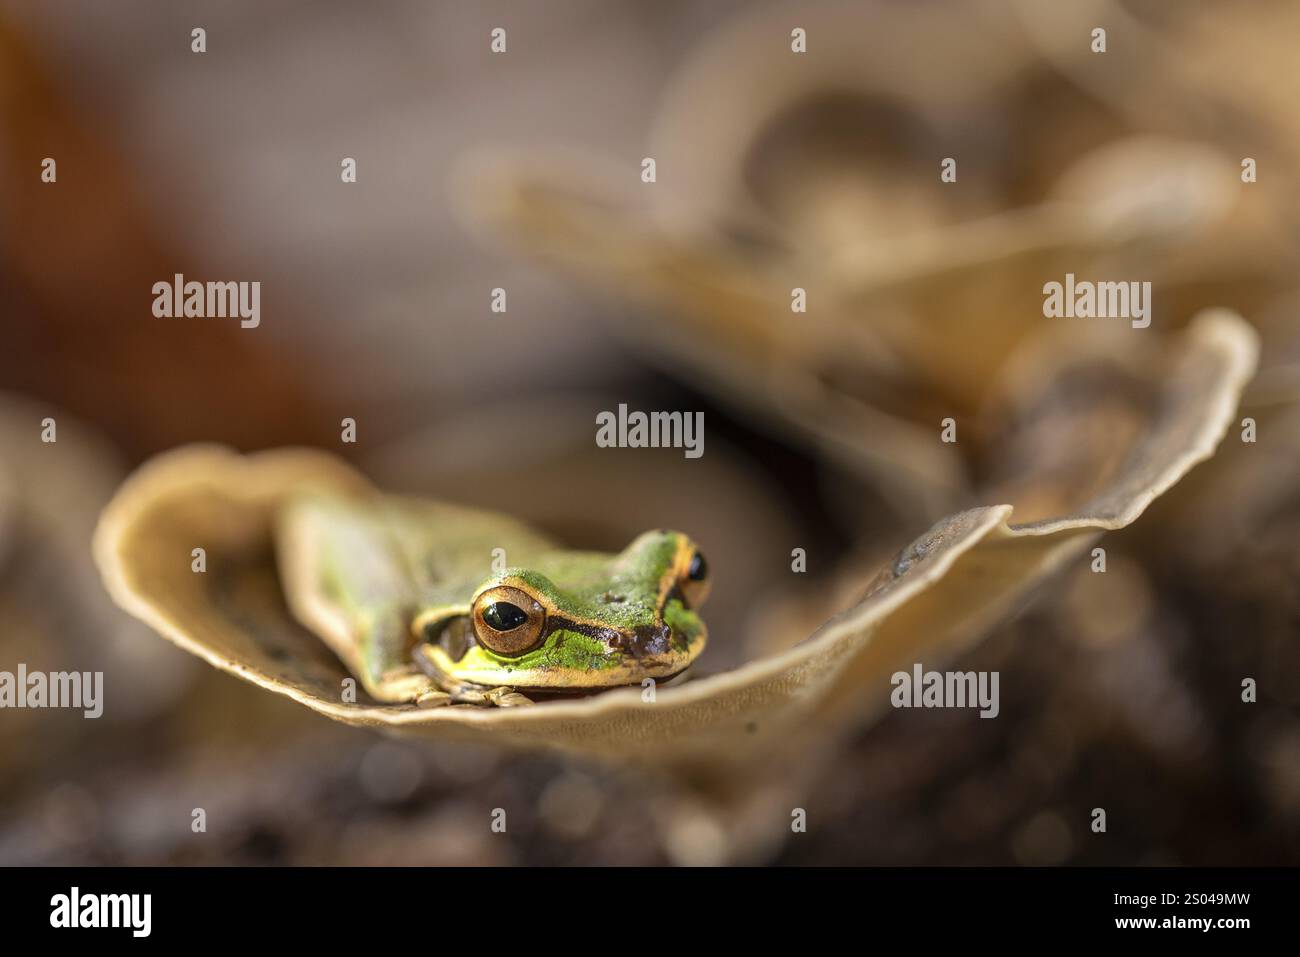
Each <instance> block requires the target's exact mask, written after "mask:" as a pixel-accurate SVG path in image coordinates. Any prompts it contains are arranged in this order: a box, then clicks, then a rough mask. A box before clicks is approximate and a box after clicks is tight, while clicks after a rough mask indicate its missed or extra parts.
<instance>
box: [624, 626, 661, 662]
mask: <svg viewBox="0 0 1300 957" xmlns="http://www.w3.org/2000/svg"><path fill="white" fill-rule="evenodd" d="M671 637H672V629H671V628H669V627H668V626H667V625H666V624H664V623H663V622H659V623H658V624H654V625H638V626H637V627H636V628H633V629H632V635H631V641H630V642H629V644H630V646H631V647H629V648H628V650H629V651H631V652H632V654H633V655H635V656H636V657H638V658H647V657H653V656H655V655H662V654H667V652H668V644H669V639H670V638H671Z"/></svg>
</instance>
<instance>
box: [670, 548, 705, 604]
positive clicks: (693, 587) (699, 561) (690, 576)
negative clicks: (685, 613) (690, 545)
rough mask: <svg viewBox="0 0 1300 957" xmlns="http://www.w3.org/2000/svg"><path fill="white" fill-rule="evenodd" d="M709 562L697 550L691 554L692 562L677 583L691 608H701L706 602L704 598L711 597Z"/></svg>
mask: <svg viewBox="0 0 1300 957" xmlns="http://www.w3.org/2000/svg"><path fill="white" fill-rule="evenodd" d="M710 584H711V583H710V582H709V563H708V562H706V561H705V560H704V556H703V555H702V554H701V553H700V552H699V551H698V550H696V551H695V552H694V554H692V555H691V561H690V564H688V565H687V566H686V574H685V575H683V576H682V580H681V581H680V582H678V583H677V587H678V588H679V589H680V590H681V593H682V598H684V599H685V600H686V604H687V606H688V607H690V608H699V607H700V605H702V604H704V599H706V598H708V597H709V587H710Z"/></svg>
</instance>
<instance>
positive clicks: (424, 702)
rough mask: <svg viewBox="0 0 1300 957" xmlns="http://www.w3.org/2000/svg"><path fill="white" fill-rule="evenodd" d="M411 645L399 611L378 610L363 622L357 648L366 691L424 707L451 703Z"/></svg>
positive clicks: (390, 700)
mask: <svg viewBox="0 0 1300 957" xmlns="http://www.w3.org/2000/svg"><path fill="white" fill-rule="evenodd" d="M409 645H410V638H409V633H408V631H407V626H406V618H405V616H404V615H402V614H401V613H400V612H397V611H384V612H379V613H376V614H374V615H373V616H371V617H370V619H369V620H368V621H365V622H364V623H363V625H362V627H361V629H360V634H359V636H358V649H359V651H360V661H359V672H360V678H361V683H362V685H363V686H364V687H365V689H366V693H367V694H368V695H370V697H372V698H374V699H375V700H376V701H382V702H384V703H386V704H409V703H412V702H414V703H415V704H417V705H419V706H420V707H421V708H434V707H438V706H440V705H446V704H451V703H452V696H451V695H450V694H449V693H448V690H447V689H446V688H445V687H443V686H442V685H441V684H440V683H439V682H438V681H437V680H436V679H435V678H434V677H433V676H431V675H428V674H426V673H424V672H423V671H422V670H421V669H420V668H418V667H416V665H415V663H414V662H413V661H412V660H411V657H410V653H409V651H408V648H409Z"/></svg>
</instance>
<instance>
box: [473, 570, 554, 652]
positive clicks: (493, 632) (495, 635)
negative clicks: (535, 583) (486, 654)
mask: <svg viewBox="0 0 1300 957" xmlns="http://www.w3.org/2000/svg"><path fill="white" fill-rule="evenodd" d="M473 619H474V637H475V638H477V639H478V643H479V644H480V645H483V646H484V647H485V648H487V649H488V650H489V651H494V652H496V653H497V654H498V655H521V654H523V653H524V652H525V651H528V650H529V649H530V648H532V647H533V646H534V645H536V644H537V642H538V641H539V640H540V639H541V637H542V626H543V625H545V624H546V609H544V608H543V607H542V606H541V604H539V603H538V601H537V599H535V598H533V596H532V595H530V594H528V593H527V592H524V591H521V590H519V589H518V588H511V587H509V586H508V585H500V586H498V587H496V588H489V589H488V590H487V591H485V592H484V593H483V594H481V595H479V597H478V600H477V601H475V602H474V612H473Z"/></svg>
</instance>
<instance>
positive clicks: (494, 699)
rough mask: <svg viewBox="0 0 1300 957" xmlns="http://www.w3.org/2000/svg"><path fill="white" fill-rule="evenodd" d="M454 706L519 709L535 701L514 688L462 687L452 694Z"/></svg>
mask: <svg viewBox="0 0 1300 957" xmlns="http://www.w3.org/2000/svg"><path fill="white" fill-rule="evenodd" d="M451 700H452V703H453V704H477V705H488V706H493V705H495V706H496V707H498V708H517V707H520V706H522V705H529V704H532V703H533V700H532V699H531V698H529V697H527V696H526V695H522V694H520V693H519V692H518V691H516V690H515V689H514V688H504V687H503V688H475V687H472V686H469V685H461V686H460V687H459V688H457V689H456V690H455V691H453V692H452V693H451Z"/></svg>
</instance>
